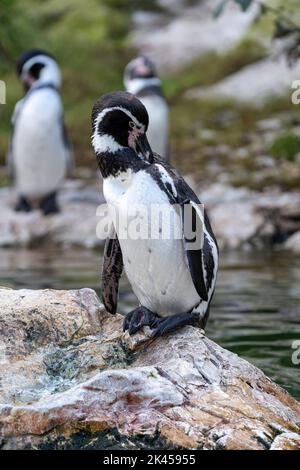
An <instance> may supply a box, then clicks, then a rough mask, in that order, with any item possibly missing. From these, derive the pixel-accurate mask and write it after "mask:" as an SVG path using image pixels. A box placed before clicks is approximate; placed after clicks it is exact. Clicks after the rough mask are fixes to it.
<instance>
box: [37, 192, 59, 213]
mask: <svg viewBox="0 0 300 470" xmlns="http://www.w3.org/2000/svg"><path fill="white" fill-rule="evenodd" d="M40 209H41V211H42V212H43V214H44V215H50V214H57V213H58V212H59V207H58V205H57V201H56V193H51V194H49V195H48V196H46V197H44V199H42V201H41V203H40Z"/></svg>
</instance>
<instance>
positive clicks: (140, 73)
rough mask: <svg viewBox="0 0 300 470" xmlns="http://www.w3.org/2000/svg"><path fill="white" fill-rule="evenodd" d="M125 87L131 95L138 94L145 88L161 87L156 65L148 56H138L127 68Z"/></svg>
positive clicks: (124, 78) (125, 71) (124, 76)
mask: <svg viewBox="0 0 300 470" xmlns="http://www.w3.org/2000/svg"><path fill="white" fill-rule="evenodd" d="M123 81H124V86H125V88H126V90H127V91H129V92H130V93H133V94H136V93H138V92H139V91H140V90H142V89H143V88H144V87H146V86H149V85H150V84H151V85H155V86H160V84H161V83H160V80H159V78H158V77H157V73H156V67H155V64H154V63H153V62H152V60H150V59H149V58H148V57H146V56H143V55H141V56H138V57H136V58H135V59H133V60H131V61H130V62H129V63H128V64H127V65H126V67H125V70H124V75H123Z"/></svg>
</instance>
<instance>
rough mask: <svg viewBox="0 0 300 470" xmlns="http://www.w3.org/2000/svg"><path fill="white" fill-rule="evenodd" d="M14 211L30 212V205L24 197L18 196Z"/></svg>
mask: <svg viewBox="0 0 300 470" xmlns="http://www.w3.org/2000/svg"><path fill="white" fill-rule="evenodd" d="M15 211H16V212H31V211H32V207H31V205H30V204H29V202H28V201H27V199H26V198H25V197H23V196H20V197H19V200H18V202H17V204H16V206H15Z"/></svg>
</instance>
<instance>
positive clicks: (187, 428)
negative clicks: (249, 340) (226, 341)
mask: <svg viewBox="0 0 300 470" xmlns="http://www.w3.org/2000/svg"><path fill="white" fill-rule="evenodd" d="M121 324H122V317H121V316H120V315H116V316H114V317H112V316H111V315H109V314H107V313H106V312H105V311H104V309H103V307H102V305H101V304H100V303H99V300H98V298H97V296H96V294H95V292H94V291H92V290H90V289H81V290H77V291H53V290H45V291H29V290H20V291H14V290H9V289H4V288H3V289H0V334H1V336H0V338H1V344H0V346H1V348H0V351H1V355H0V361H1V368H0V375H1V382H0V383H1V389H0V402H1V405H0V447H1V448H2V449H21V448H29V449H32V448H35V449H36V448H42V449H49V448H54V449H70V448H80V449H83V448H86V449H104V448H106V449H117V448H123V449H131V448H164V449H165V448H169V449H174V448H189V449H196V448H205V449H270V448H272V449H285V448H286V449H300V441H299V439H300V435H299V432H300V429H299V423H300V405H299V403H298V402H296V400H294V399H293V398H292V397H291V396H290V395H289V394H288V393H287V392H285V391H284V390H282V389H281V388H280V387H279V386H277V385H276V384H274V383H273V382H272V381H271V380H270V379H268V378H267V377H266V376H265V375H264V374H263V373H262V372H261V371H260V370H259V369H257V368H256V367H254V366H252V365H251V364H249V363H248V362H246V361H245V360H243V359H240V358H239V357H238V356H237V355H235V354H233V353H231V352H229V351H226V350H224V349H223V348H221V347H220V346H218V345H217V344H215V343H213V342H212V341H210V340H209V339H208V338H207V337H206V336H205V335H204V332H203V331H202V330H200V329H197V328H193V327H186V328H183V329H181V330H178V331H177V332H175V333H173V334H169V335H168V336H166V337H163V338H159V339H157V340H155V341H153V340H152V341H151V340H149V332H148V331H147V330H146V331H145V332H143V333H139V334H137V335H135V336H134V337H132V338H129V337H128V336H127V335H123V333H122V329H121Z"/></svg>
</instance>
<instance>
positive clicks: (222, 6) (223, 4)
mask: <svg viewBox="0 0 300 470" xmlns="http://www.w3.org/2000/svg"><path fill="white" fill-rule="evenodd" d="M228 1H229V0H222V1H221V2H220V3H219V5H217V6H216V8H215V9H214V12H213V17H214V18H215V19H217V18H219V16H221V15H222V13H223V11H224V9H225V7H226V5H227V3H228Z"/></svg>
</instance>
